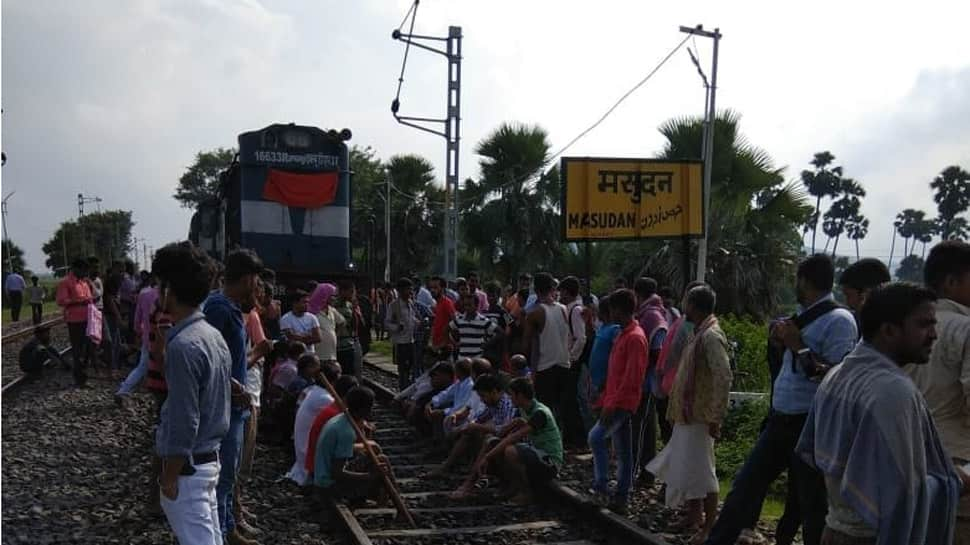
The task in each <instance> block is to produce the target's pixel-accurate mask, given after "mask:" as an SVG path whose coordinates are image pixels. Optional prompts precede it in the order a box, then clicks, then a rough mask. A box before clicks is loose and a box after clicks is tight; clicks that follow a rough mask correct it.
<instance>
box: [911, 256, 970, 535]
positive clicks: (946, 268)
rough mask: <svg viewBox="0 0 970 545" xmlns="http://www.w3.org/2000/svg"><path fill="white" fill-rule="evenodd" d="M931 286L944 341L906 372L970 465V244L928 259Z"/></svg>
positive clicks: (960, 528)
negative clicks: (936, 298)
mask: <svg viewBox="0 0 970 545" xmlns="http://www.w3.org/2000/svg"><path fill="white" fill-rule="evenodd" d="M925 277H926V285H927V286H928V287H929V288H930V289H932V290H933V291H934V292H935V293H936V295H937V297H939V299H938V300H937V302H936V321H937V323H936V334H937V335H938V339H937V341H936V344H935V345H934V346H933V352H932V353H931V354H930V361H929V364H927V365H911V366H907V368H906V372H907V373H909V376H910V377H912V379H913V382H914V383H915V384H916V387H917V388H919V389H920V390H921V391H922V392H923V396H924V397H925V398H926V404H927V406H929V409H930V412H931V414H932V415H933V422H934V423H935V424H936V427H937V429H938V430H939V432H940V440H941V441H942V442H943V448H944V450H945V451H946V454H947V456H949V457H950V458H951V459H952V460H953V462H954V464H955V465H958V466H964V467H967V466H968V465H970V244H967V243H965V242H958V241H955V240H949V241H946V242H941V243H940V244H937V245H936V246H935V247H934V248H933V249H932V250H930V255H929V257H927V258H926V267H925ZM955 537H956V539H955V540H954V543H955V544H956V545H970V495H964V496H963V497H962V498H961V501H960V505H959V508H958V509H957V525H956V535H955Z"/></svg>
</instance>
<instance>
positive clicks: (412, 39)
mask: <svg viewBox="0 0 970 545" xmlns="http://www.w3.org/2000/svg"><path fill="white" fill-rule="evenodd" d="M417 7H418V2H417V1H415V3H414V5H413V6H412V7H411V11H410V12H409V15H410V16H411V29H410V31H409V32H408V33H406V34H405V33H402V32H401V29H400V28H398V29H396V30H394V32H392V33H391V38H392V39H395V40H400V41H402V42H404V43H405V44H407V47H406V48H405V50H404V62H403V63H402V66H401V76H400V77H399V78H398V87H397V96H396V97H395V98H394V101H393V102H391V113H392V114H393V115H394V119H396V120H397V121H398V123H400V124H402V125H407V126H409V127H414V128H415V129H418V130H422V131H425V132H430V133H431V134H436V135H438V136H442V137H444V139H445V150H446V160H445V222H444V224H445V233H444V235H445V237H444V241H445V244H444V252H443V254H444V255H443V259H444V267H443V269H442V273H443V276H444V277H446V278H455V277H456V276H458V149H459V144H460V141H461V39H462V33H461V27H459V26H450V27H448V35H447V36H421V35H418V34H414V19H415V18H416V17H417ZM406 20H407V17H405V21H406ZM402 26H403V24H402ZM419 40H420V41H438V42H445V49H444V50H441V49H436V48H434V47H430V46H428V45H425V44H423V43H421V42H420V41H419ZM412 45H413V46H414V47H419V48H421V49H424V50H427V51H431V52H432V53H437V54H439V55H443V56H444V57H445V58H446V59H447V60H448V89H447V92H448V99H447V101H448V106H447V109H446V110H445V117H444V118H443V119H441V118H430V117H412V116H403V115H398V110H399V109H400V107H401V100H400V98H401V84H402V83H403V82H404V68H405V67H406V66H407V60H408V49H409V48H410V46H412ZM429 123H430V124H442V125H444V129H443V130H441V129H433V128H430V127H428V126H426V124H429Z"/></svg>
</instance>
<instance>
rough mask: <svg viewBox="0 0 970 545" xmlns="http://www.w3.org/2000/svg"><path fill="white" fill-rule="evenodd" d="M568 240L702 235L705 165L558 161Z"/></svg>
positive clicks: (564, 223)
mask: <svg viewBox="0 0 970 545" xmlns="http://www.w3.org/2000/svg"><path fill="white" fill-rule="evenodd" d="M562 176H563V182H562V183H563V191H562V197H563V199H562V200H563V202H562V218H563V233H564V238H565V239H566V240H568V241H584V240H632V239H641V238H673V237H681V236H690V237H701V236H703V235H704V210H703V206H704V198H703V164H702V163H701V162H700V161H678V162H670V161H660V160H653V159H613V158H575V157H566V158H563V159H562Z"/></svg>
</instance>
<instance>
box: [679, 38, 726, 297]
mask: <svg viewBox="0 0 970 545" xmlns="http://www.w3.org/2000/svg"><path fill="white" fill-rule="evenodd" d="M680 31H681V32H684V33H687V34H692V35H694V36H703V37H704V38H711V39H712V40H714V55H713V57H714V58H713V60H712V61H711V82H710V83H709V84H708V82H707V78H706V77H705V76H704V73H703V71H701V67H700V64H698V63H697V59H694V63H695V64H696V65H697V70H698V71H699V72H700V73H701V78H703V79H704V87H705V91H706V92H705V95H704V136H703V142H702V146H701V149H702V152H703V155H704V237H703V238H701V239H700V241H699V242H698V243H697V274H696V276H695V278H696V279H697V280H699V281H701V282H703V281H704V276H705V274H706V273H707V239H708V237H709V236H710V233H709V230H710V228H711V225H710V221H709V218H710V215H711V170H713V162H714V123H715V120H716V119H717V110H716V109H715V107H714V97H715V95H716V93H717V52H718V45H719V44H720V42H721V29H719V28H715V29H714V32H711V31H708V30H704V26H703V25H697V26H696V27H686V26H682V27H680Z"/></svg>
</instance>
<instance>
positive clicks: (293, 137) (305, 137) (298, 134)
mask: <svg viewBox="0 0 970 545" xmlns="http://www.w3.org/2000/svg"><path fill="white" fill-rule="evenodd" d="M283 144H284V145H285V146H286V147H288V148H309V147H310V135H309V134H308V133H305V132H302V131H286V132H284V133H283Z"/></svg>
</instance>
